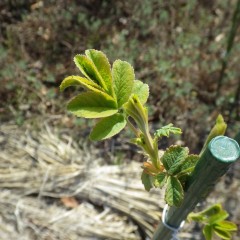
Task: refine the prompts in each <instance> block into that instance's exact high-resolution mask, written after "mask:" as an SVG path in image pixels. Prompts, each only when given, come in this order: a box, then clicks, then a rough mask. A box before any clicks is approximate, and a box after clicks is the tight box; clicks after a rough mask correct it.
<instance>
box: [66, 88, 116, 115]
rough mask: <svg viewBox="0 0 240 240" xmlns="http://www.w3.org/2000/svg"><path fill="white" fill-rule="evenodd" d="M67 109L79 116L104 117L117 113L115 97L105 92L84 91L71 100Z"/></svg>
mask: <svg viewBox="0 0 240 240" xmlns="http://www.w3.org/2000/svg"><path fill="white" fill-rule="evenodd" d="M67 109H68V110H69V111H70V112H72V113H73V114H74V115H76V116H78V117H84V118H102V117H108V116H111V115H113V114H115V113H117V111H118V110H117V107H116V102H115V101H114V99H113V98H112V97H111V96H109V95H108V94H106V93H103V92H84V93H81V94H79V95H78V96H76V97H75V98H73V99H72V100H70V102H69V103H68V105H67Z"/></svg>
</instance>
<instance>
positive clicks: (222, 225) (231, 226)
mask: <svg viewBox="0 0 240 240" xmlns="http://www.w3.org/2000/svg"><path fill="white" fill-rule="evenodd" d="M214 228H216V229H220V230H225V231H230V232H231V231H237V229H238V228H237V225H236V224H235V223H233V222H230V221H221V222H218V223H217V224H215V226H214Z"/></svg>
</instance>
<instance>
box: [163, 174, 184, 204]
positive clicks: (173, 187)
mask: <svg viewBox="0 0 240 240" xmlns="http://www.w3.org/2000/svg"><path fill="white" fill-rule="evenodd" d="M183 197H184V191H183V188H182V185H181V183H180V181H179V180H178V179H177V178H176V177H172V176H169V177H168V179H167V188H166V192H165V201H166V202H167V204H168V205H169V206H176V207H179V206H180V205H181V203H182V201H183Z"/></svg>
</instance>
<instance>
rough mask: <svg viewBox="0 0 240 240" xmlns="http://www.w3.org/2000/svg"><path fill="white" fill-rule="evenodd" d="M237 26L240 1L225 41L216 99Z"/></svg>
mask: <svg viewBox="0 0 240 240" xmlns="http://www.w3.org/2000/svg"><path fill="white" fill-rule="evenodd" d="M239 24H240V0H238V2H237V5H236V8H235V11H234V14H233V18H232V27H231V30H230V33H229V36H228V40H227V49H226V52H225V54H224V57H223V59H222V68H221V72H220V77H219V79H218V86H217V92H216V97H218V96H219V93H220V88H221V87H222V83H223V79H224V76H225V71H226V68H227V65H228V59H229V55H230V52H231V50H232V47H233V45H234V38H235V36H236V33H237V29H238V27H239Z"/></svg>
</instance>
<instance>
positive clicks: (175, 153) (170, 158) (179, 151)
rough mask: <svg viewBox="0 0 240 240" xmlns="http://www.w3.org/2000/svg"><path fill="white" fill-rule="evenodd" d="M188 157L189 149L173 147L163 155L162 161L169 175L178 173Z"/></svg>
mask: <svg viewBox="0 0 240 240" xmlns="http://www.w3.org/2000/svg"><path fill="white" fill-rule="evenodd" d="M187 155H188V148H185V147H180V146H171V147H169V148H168V149H167V150H166V151H165V152H164V154H163V156H162V158H161V161H162V163H163V166H164V167H165V169H166V170H167V172H168V174H175V173H177V172H178V170H179V168H180V165H181V163H182V162H183V161H184V160H185V159H186V157H187Z"/></svg>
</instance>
